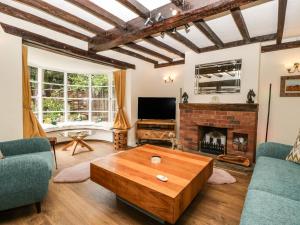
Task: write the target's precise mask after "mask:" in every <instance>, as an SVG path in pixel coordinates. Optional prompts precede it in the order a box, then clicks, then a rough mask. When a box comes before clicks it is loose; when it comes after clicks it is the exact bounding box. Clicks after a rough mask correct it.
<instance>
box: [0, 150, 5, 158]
mask: <svg viewBox="0 0 300 225" xmlns="http://www.w3.org/2000/svg"><path fill="white" fill-rule="evenodd" d="M4 158H5V157H4V155H3V154H2V152H1V150H0V159H4Z"/></svg>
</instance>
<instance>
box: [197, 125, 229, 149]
mask: <svg viewBox="0 0 300 225" xmlns="http://www.w3.org/2000/svg"><path fill="white" fill-rule="evenodd" d="M226 142H227V129H226V128H218V127H210V126H199V151H200V152H205V153H209V154H214V155H220V154H226Z"/></svg>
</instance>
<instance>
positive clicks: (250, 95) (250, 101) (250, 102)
mask: <svg viewBox="0 0 300 225" xmlns="http://www.w3.org/2000/svg"><path fill="white" fill-rule="evenodd" d="M255 96H256V94H255V93H254V91H253V89H250V90H249V92H248V94H247V103H248V104H253V103H254V100H253V99H252V98H254V97H255Z"/></svg>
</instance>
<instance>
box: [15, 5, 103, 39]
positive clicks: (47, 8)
mask: <svg viewBox="0 0 300 225" xmlns="http://www.w3.org/2000/svg"><path fill="white" fill-rule="evenodd" d="M15 1H17V2H20V3H23V4H26V5H28V6H30V7H33V8H36V9H39V10H41V11H44V12H46V13H48V14H50V15H52V16H55V17H58V18H60V19H62V20H64V21H66V22H69V23H71V24H73V25H76V26H78V27H81V28H83V29H85V30H87V31H90V32H92V33H94V34H103V33H105V30H103V29H102V28H100V27H98V26H96V25H94V24H92V23H89V22H87V21H85V20H83V19H80V18H78V17H76V16H74V15H72V14H71V13H68V12H66V11H64V10H62V9H59V8H57V7H55V6H53V5H51V4H48V3H46V2H44V1H32V0H15Z"/></svg>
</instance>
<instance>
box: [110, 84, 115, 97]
mask: <svg viewBox="0 0 300 225" xmlns="http://www.w3.org/2000/svg"><path fill="white" fill-rule="evenodd" d="M111 97H112V98H115V97H116V96H115V86H112V96H111Z"/></svg>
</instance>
